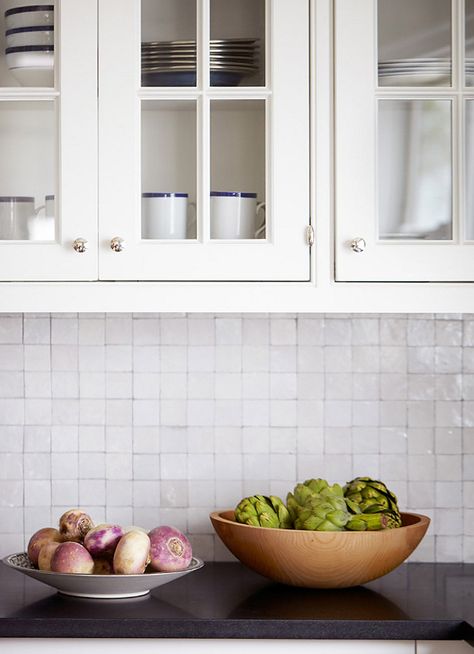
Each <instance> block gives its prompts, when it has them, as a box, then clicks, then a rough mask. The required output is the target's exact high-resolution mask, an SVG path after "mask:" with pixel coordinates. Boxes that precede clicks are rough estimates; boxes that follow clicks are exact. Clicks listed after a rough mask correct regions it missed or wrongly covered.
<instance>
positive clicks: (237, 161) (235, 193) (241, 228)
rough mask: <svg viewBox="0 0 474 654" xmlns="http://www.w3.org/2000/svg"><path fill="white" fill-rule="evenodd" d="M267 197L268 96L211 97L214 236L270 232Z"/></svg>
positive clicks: (258, 235) (240, 236)
mask: <svg viewBox="0 0 474 654" xmlns="http://www.w3.org/2000/svg"><path fill="white" fill-rule="evenodd" d="M263 203H265V101H264V100H214V101H211V198H210V206H211V209H210V229H211V238H213V239H258V238H265V231H266V228H265V224H268V222H267V223H266V220H267V218H268V216H267V215H266V207H265V206H264V204H263Z"/></svg>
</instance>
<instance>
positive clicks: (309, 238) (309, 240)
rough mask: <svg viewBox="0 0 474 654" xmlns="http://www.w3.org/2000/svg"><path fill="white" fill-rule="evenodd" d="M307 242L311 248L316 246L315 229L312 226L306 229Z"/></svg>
mask: <svg viewBox="0 0 474 654" xmlns="http://www.w3.org/2000/svg"><path fill="white" fill-rule="evenodd" d="M306 242H307V244H308V245H309V247H311V246H313V245H314V227H313V226H312V225H308V227H307V228H306Z"/></svg>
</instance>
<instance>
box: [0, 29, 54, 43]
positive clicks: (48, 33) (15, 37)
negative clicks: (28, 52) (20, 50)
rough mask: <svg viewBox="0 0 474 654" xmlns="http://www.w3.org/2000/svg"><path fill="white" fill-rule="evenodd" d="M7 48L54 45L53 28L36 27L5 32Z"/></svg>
mask: <svg viewBox="0 0 474 654" xmlns="http://www.w3.org/2000/svg"><path fill="white" fill-rule="evenodd" d="M5 41H6V45H7V48H17V47H21V46H31V45H43V46H44V45H47V46H48V45H49V46H53V45H54V26H53V25H37V26H35V27H17V28H16V29H12V30H7V31H6V32H5Z"/></svg>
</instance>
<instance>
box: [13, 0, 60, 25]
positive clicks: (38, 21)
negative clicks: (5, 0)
mask: <svg viewBox="0 0 474 654" xmlns="http://www.w3.org/2000/svg"><path fill="white" fill-rule="evenodd" d="M38 25H54V7H53V5H28V6H26V7H15V8H13V9H8V10H7V11H6V12H5V29H6V30H12V29H16V28H17V27H36V26H38Z"/></svg>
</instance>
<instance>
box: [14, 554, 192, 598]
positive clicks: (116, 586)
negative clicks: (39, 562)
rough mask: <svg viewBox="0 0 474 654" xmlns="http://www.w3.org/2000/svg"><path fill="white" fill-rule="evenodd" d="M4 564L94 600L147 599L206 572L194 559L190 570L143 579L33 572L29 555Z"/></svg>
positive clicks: (142, 576)
mask: <svg viewBox="0 0 474 654" xmlns="http://www.w3.org/2000/svg"><path fill="white" fill-rule="evenodd" d="M2 562H3V563H4V564H5V565H6V566H8V567H9V568H12V569H13V570H17V571H18V572H21V573H22V574H24V575H27V576H28V577H33V579H36V580H37V581H41V582H42V583H43V584H47V585H48V586H52V587H53V588H56V589H57V590H58V591H59V592H60V593H62V594H63V595H72V596H73V597H91V598H94V599H122V598H125V597H140V596H141V595H147V594H148V593H149V592H150V590H153V588H158V587H159V586H163V585H164V584H168V583H170V582H171V581H175V580H176V579H179V578H180V577H183V576H184V575H187V574H189V573H190V572H194V571H195V570H199V568H202V566H203V565H204V563H203V562H202V561H201V560H200V559H198V558H196V557H195V556H193V558H192V561H191V564H190V565H189V567H188V568H186V570H180V571H179V572H150V573H145V574H142V575H86V574H65V573H60V572H45V571H44V570H36V568H33V566H32V563H31V561H30V560H29V558H28V555H27V554H26V552H18V553H17V554H10V556H6V557H5V558H4V559H2Z"/></svg>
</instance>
